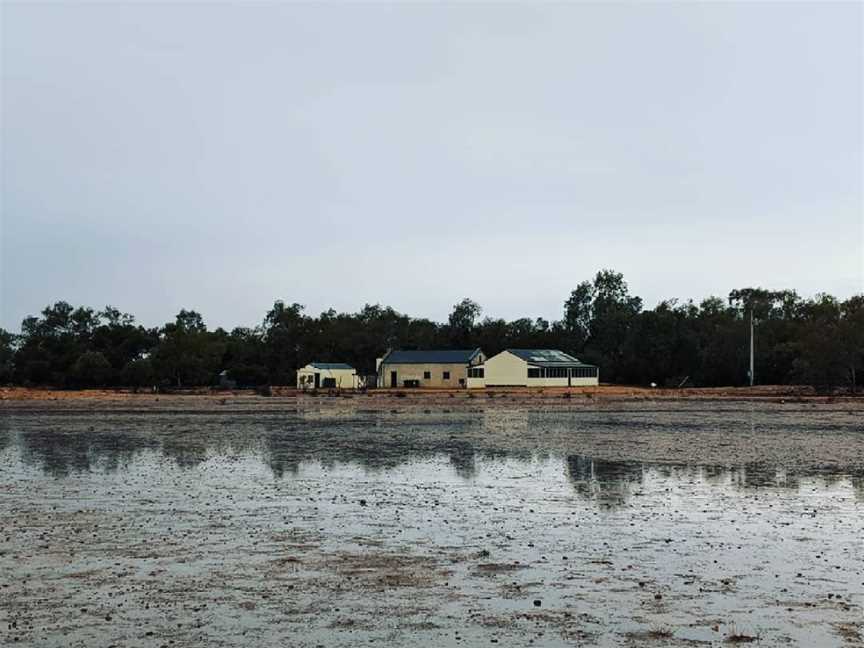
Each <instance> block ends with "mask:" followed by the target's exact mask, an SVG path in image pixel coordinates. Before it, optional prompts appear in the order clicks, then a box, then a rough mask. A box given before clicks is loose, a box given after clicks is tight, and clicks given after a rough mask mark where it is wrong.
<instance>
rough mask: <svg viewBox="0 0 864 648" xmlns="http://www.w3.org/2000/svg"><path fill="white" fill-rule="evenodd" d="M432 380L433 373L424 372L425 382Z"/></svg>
mask: <svg viewBox="0 0 864 648" xmlns="http://www.w3.org/2000/svg"><path fill="white" fill-rule="evenodd" d="M431 378H432V372H431V371H424V372H423V380H430V379H431Z"/></svg>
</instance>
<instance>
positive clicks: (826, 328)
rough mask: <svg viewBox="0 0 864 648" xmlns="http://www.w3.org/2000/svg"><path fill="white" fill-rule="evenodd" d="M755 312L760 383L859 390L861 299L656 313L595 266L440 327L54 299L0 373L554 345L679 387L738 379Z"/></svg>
mask: <svg viewBox="0 0 864 648" xmlns="http://www.w3.org/2000/svg"><path fill="white" fill-rule="evenodd" d="M751 311H752V313H753V316H754V319H755V322H756V368H755V374H756V379H757V382H759V383H762V384H808V385H813V386H816V387H818V388H820V389H829V390H830V389H835V388H839V387H848V388H851V389H854V388H855V385H856V382H857V381H858V376H860V374H861V372H862V370H864V295H856V296H854V297H851V298H850V299H847V300H845V301H839V300H838V299H835V298H834V297H832V296H830V295H824V294H823V295H818V296H816V297H814V298H811V299H803V298H801V297H799V296H798V295H797V294H796V293H795V292H794V291H790V290H784V291H769V290H763V289H759V288H745V289H742V290H734V291H732V292H731V293H730V294H729V296H728V298H727V299H721V298H719V297H709V298H707V299H705V300H703V301H702V302H701V303H698V304H697V303H694V302H692V301H688V302H684V303H678V302H677V301H676V300H669V301H664V302H662V303H660V304H659V305H657V306H656V307H655V308H653V309H645V308H643V303H642V299H641V298H639V297H636V296H633V295H631V294H630V292H629V289H628V286H627V283H626V282H625V281H624V278H623V276H622V275H621V274H619V273H616V272H613V271H611V270H603V271H600V272H598V273H597V275H596V277H595V278H594V280H593V281H585V282H583V283H581V284H579V285H578V286H577V287H576V289H575V290H573V292H572V293H571V294H570V296H569V298H568V299H567V300H566V301H565V302H564V305H563V312H562V318H561V319H560V320H558V321H554V322H549V321H547V320H544V319H542V318H536V319H531V318H522V319H516V320H513V321H509V322H508V321H505V320H503V319H493V318H489V317H487V318H484V319H481V315H482V310H481V308H480V306H479V305H478V304H477V303H475V302H474V301H472V300H470V299H465V300H463V301H461V302H460V303H459V304H456V305H455V306H454V308H453V311H452V313H451V314H450V317H449V318H448V321H447V322H446V323H437V322H433V321H431V320H428V319H417V318H412V317H409V316H407V315H404V314H402V313H399V312H397V311H395V310H394V309H392V308H390V307H386V306H380V305H374V306H373V305H366V306H365V307H364V308H363V309H362V310H361V311H360V312H358V313H337V312H336V311H334V310H332V309H331V310H329V311H326V312H324V313H321V314H320V315H319V316H317V317H314V316H310V315H307V314H306V313H305V312H304V308H303V306H301V305H300V304H296V303H295V304H290V305H288V304H286V303H284V302H282V301H277V302H276V303H275V304H274V305H273V308H272V309H270V310H269V311H268V312H267V313H266V315H265V316H264V318H263V321H262V322H261V324H260V325H258V326H256V327H254V328H235V329H234V330H232V331H230V332H229V331H226V330H224V329H221V328H217V329H215V330H209V329H208V328H207V326H206V325H205V323H204V320H203V318H202V316H201V315H200V314H199V313H197V312H195V311H192V310H181V311H180V313H178V315H177V317H176V318H175V320H174V321H173V322H169V323H167V324H165V325H164V326H161V327H157V328H147V327H144V326H141V325H140V324H136V322H135V319H134V317H133V316H132V315H129V314H125V313H121V312H120V311H119V310H117V309H116V308H113V307H110V306H109V307H106V308H105V309H104V310H100V311H97V310H94V309H92V308H88V307H83V306H81V307H73V306H72V305H70V304H68V303H66V302H57V303H56V304H54V305H53V306H49V307H47V308H45V310H43V311H42V313H41V315H40V316H32V317H28V318H26V319H25V320H24V322H23V323H22V325H21V332H20V334H17V335H16V334H11V333H9V332H7V331H4V330H2V329H0V383H7V384H8V383H12V384H18V385H32V386H37V385H50V386H54V387H68V388H81V387H150V386H153V385H159V386H161V387H163V388H176V387H194V386H204V385H213V384H216V383H217V382H218V380H219V378H218V377H219V374H220V373H221V372H223V371H227V376H228V377H229V378H230V379H231V380H234V381H236V382H237V384H239V385H243V386H259V385H282V384H293V383H294V375H295V371H296V369H297V368H298V367H301V366H303V365H305V364H307V363H308V362H310V361H320V362H326V361H333V362H337V361H338V362H348V363H350V364H352V365H353V366H354V367H355V368H357V370H358V372H359V373H361V374H372V373H374V372H375V358H377V357H380V356H381V355H383V353H384V352H385V351H387V349H390V348H403V349H423V348H474V347H481V348H483V350H484V351H485V352H486V353H487V354H489V355H492V354H495V353H497V352H498V351H500V350H502V349H505V348H508V347H517V348H518V347H522V348H558V349H562V350H564V351H567V352H568V353H571V354H573V355H575V356H577V357H578V358H580V359H581V360H583V361H585V362H590V363H594V364H597V365H599V366H600V368H601V374H600V375H601V379H602V380H603V381H604V382H616V383H624V384H642V385H645V384H649V383H652V382H654V383H657V384H659V385H662V386H677V385H679V384H681V383H682V382H684V381H685V380H686V384H688V385H693V386H727V385H743V384H746V383H747V382H748V374H747V370H748V365H749V318H750V313H751Z"/></svg>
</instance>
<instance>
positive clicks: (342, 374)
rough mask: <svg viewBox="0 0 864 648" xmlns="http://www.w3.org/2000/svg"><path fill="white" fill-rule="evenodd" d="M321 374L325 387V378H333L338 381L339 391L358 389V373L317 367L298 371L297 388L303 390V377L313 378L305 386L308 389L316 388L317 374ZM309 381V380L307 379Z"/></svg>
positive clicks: (351, 370)
mask: <svg viewBox="0 0 864 648" xmlns="http://www.w3.org/2000/svg"><path fill="white" fill-rule="evenodd" d="M316 373H318V374H321V386H322V387H323V386H324V379H325V378H333V379H334V380H335V381H336V387H338V388H339V389H356V388H357V372H356V371H355V370H354V369H316V368H315V367H310V366H308V365H307V366H305V367H303V368H302V369H298V370H297V388H298V389H302V388H303V387H304V385H303V384H302V383H301V377H302V376H311V377H312V378H311V381H310V382H307V383H306V385H305V388H306V389H314V388H315V374H316ZM307 380H309V379H308V378H307Z"/></svg>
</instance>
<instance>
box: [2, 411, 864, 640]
mask: <svg viewBox="0 0 864 648" xmlns="http://www.w3.org/2000/svg"><path fill="white" fill-rule="evenodd" d="M5 414H6V415H4V416H3V418H2V419H0V512H2V513H3V515H2V520H0V574H2V579H0V643H3V644H4V645H5V643H6V642H8V643H14V642H16V641H17V642H19V643H22V644H26V645H39V646H85V645H86V646H93V645H100V646H101V645H105V646H107V645H117V646H123V645H125V646H139V645H143V646H150V645H152V646H162V645H172V646H192V645H196V646H197V645H201V646H203V645H207V646H220V645H226V646H227V645H231V646H240V645H263V646H277V645H292V646H318V645H321V646H347V645H357V644H360V643H363V644H368V643H370V642H376V643H385V644H397V645H410V644H426V645H436V646H449V645H476V644H490V643H500V644H502V645H520V646H521V645H543V646H559V645H560V646H564V645H567V646H569V645H574V644H585V645H600V646H618V645H631V644H632V645H663V646H665V645H694V644H700V643H706V644H720V643H723V642H724V641H726V640H729V639H731V638H734V637H736V636H737V637H739V638H747V637H754V638H758V641H759V642H760V645H778V644H779V645H790V644H791V645H802V646H838V645H861V644H862V640H861V635H862V634H864V612H862V609H864V537H862V535H864V531H862V529H864V472H862V470H861V462H860V460H861V457H862V455H864V430H862V427H861V419H860V417H858V416H856V415H855V414H854V413H852V412H845V411H837V412H822V411H820V412H801V411H796V410H788V409H787V410H782V411H761V410H759V409H756V410H754V409H753V408H749V407H748V408H744V409H743V410H740V411H738V410H733V411H729V410H719V411H718V410H711V409H698V408H693V407H691V408H686V407H684V408H683V409H682V408H680V407H679V408H673V409H664V410H658V411H641V412H640V411H632V412H631V411H623V412H622V411H618V412H608V411H607V412H597V411H579V412H575V411H574V412H554V413H552V412H537V411H523V410H518V409H513V410H507V409H491V408H488V409H486V410H479V411H455V412H453V411H437V412H433V411H408V412H375V411H363V410H351V411H348V412H338V413H337V412H327V411H293V410H292V411H285V412H278V411H271V412H266V413H250V412H246V411H240V412H213V411H199V412H164V411H162V412H153V413H141V412H128V413H124V412H107V413H106V412H80V411H76V412H66V411H52V410H48V411H29V412H27V411H23V412H22V411H19V412H7V413H5ZM699 457H705V458H707V459H710V460H711V461H699V460H698V459H699ZM537 603H539V605H538V604H537Z"/></svg>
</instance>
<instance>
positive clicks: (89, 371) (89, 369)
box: [72, 351, 111, 387]
mask: <svg viewBox="0 0 864 648" xmlns="http://www.w3.org/2000/svg"><path fill="white" fill-rule="evenodd" d="M110 373H111V363H110V362H108V359H107V358H106V357H105V356H104V355H102V354H101V353H99V352H98V351H87V352H85V353H82V354H81V355H80V356H79V357H78V360H76V361H75V365H74V367H73V368H72V380H73V382H74V384H75V386H77V387H99V386H102V385H104V384H105V383H106V382H107V380H108V376H109V375H110Z"/></svg>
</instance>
